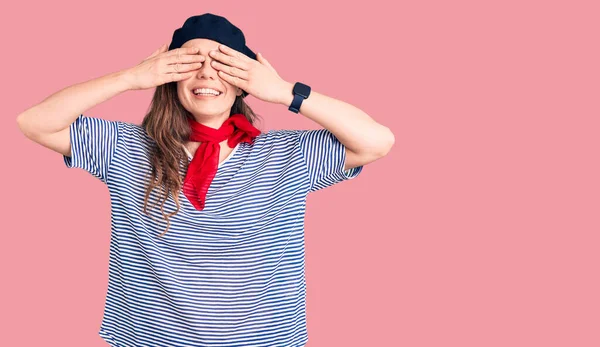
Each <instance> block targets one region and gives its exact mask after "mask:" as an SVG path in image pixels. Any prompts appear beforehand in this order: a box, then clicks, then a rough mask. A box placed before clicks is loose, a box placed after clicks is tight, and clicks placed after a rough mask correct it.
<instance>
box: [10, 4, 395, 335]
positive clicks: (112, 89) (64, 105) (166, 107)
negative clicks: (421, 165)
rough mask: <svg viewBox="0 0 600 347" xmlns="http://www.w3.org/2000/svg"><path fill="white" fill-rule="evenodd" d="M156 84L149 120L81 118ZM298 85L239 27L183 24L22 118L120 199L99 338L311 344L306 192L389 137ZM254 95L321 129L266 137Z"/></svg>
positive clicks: (337, 177)
mask: <svg viewBox="0 0 600 347" xmlns="http://www.w3.org/2000/svg"><path fill="white" fill-rule="evenodd" d="M221 44H224V46H222V45H221ZM153 87H156V92H155V94H154V97H153V99H152V105H151V108H150V111H149V112H148V114H147V115H146V116H145V118H144V119H143V122H142V124H141V125H136V124H132V123H126V122H121V121H109V120H105V119H101V118H93V117H87V116H84V115H83V114H82V112H85V110H87V109H89V108H91V107H93V106H95V105H96V104H98V103H100V102H103V101H106V100H108V99H110V98H111V97H113V96H115V95H117V94H119V93H122V92H124V91H126V90H135V89H147V88H153ZM293 87H294V84H292V83H290V82H287V81H284V80H283V79H281V78H280V77H279V75H278V74H277V73H276V71H275V69H274V68H273V67H272V66H271V65H270V64H269V62H268V61H267V60H266V59H265V58H264V57H263V56H262V55H260V53H259V54H257V55H255V54H254V52H252V50H250V49H249V48H248V47H247V46H246V44H245V38H244V35H243V33H242V32H241V31H240V30H239V29H238V28H237V27H235V26H234V25H233V24H231V23H230V22H229V21H228V20H227V19H225V18H223V17H220V16H216V15H213V14H210V13H207V14H204V15H201V16H194V17H190V18H188V19H187V20H186V22H185V23H184V25H183V26H182V28H180V29H177V30H176V31H175V33H174V34H173V40H172V42H171V45H170V47H169V50H167V49H166V45H165V46H162V47H161V48H159V49H158V50H157V51H155V52H154V53H153V54H152V55H150V56H149V57H148V58H146V59H145V60H143V61H142V62H141V63H140V64H138V65H136V66H134V67H132V68H129V69H126V70H124V71H120V72H117V73H112V74H109V75H107V76H103V77H100V78H97V79H94V80H90V81H87V82H84V83H80V84H76V85H73V86H70V87H68V88H65V89H63V90H62V91H59V92H57V93H56V94H54V95H52V96H50V97H49V98H47V99H45V100H44V101H43V102H41V103H40V104H38V105H36V106H34V107H32V108H31V109H29V110H27V111H25V112H24V113H23V114H21V115H19V118H18V123H19V126H20V128H21V130H22V131H23V132H24V133H25V135H26V136H27V137H28V138H30V139H32V140H34V141H36V142H37V143H40V144H41V145H44V146H46V147H48V148H50V149H52V150H54V151H56V152H58V153H61V154H63V156H64V162H65V164H66V166H67V167H79V168H82V169H84V170H86V171H88V172H89V173H91V174H93V175H94V176H96V177H97V178H99V179H100V180H102V182H104V183H105V184H106V185H107V186H108V189H109V190H110V195H111V221H112V223H111V245H110V264H109V286H108V293H107V298H106V305H105V313H104V319H103V321H102V325H101V327H100V332H99V334H100V336H101V337H102V338H104V339H105V340H106V341H107V342H108V343H109V344H110V345H111V346H242V345H244V346H304V345H305V343H306V341H307V340H308V335H307V330H306V317H305V297H306V292H305V278H304V212H305V201H306V196H307V194H308V193H309V192H313V191H316V190H319V189H322V188H325V187H329V186H332V185H334V184H336V183H338V182H341V181H344V180H348V179H352V178H355V177H357V176H358V175H359V173H360V172H361V171H362V168H363V165H365V164H367V163H369V162H372V161H374V160H376V159H378V158H380V157H382V156H384V155H385V154H386V153H387V152H388V151H389V149H390V147H391V145H392V144H393V135H392V134H391V132H390V131H389V129H388V128H386V127H384V126H382V125H380V124H378V123H376V122H375V121H373V120H372V119H371V118H370V117H369V116H367V115H366V114H365V113H364V112H362V111H360V110H358V109H357V108H355V107H353V106H351V105H349V104H346V103H343V102H341V101H338V100H335V99H331V98H329V97H326V96H325V95H322V94H319V93H316V92H312V93H310V94H309V96H308V98H306V99H305V100H303V99H302V100H301V99H300V97H299V96H295V95H294V94H293V92H292V91H293ZM249 94H251V95H253V96H255V97H256V98H258V99H260V100H263V101H267V102H273V103H278V104H283V105H285V106H286V107H291V105H292V103H293V102H295V103H296V104H295V105H297V102H298V100H300V101H302V103H301V107H300V108H299V112H300V113H301V114H303V115H304V116H306V117H309V118H310V119H312V120H314V121H316V122H318V123H319V124H321V125H323V126H326V127H327V128H323V129H318V130H272V131H269V132H267V133H262V132H261V131H259V130H258V129H257V128H255V127H254V125H253V123H254V121H255V119H256V115H255V114H254V113H253V112H252V110H251V109H250V107H248V105H247V104H246V103H245V102H244V100H243V99H244V98H245V97H246V96H247V95H249ZM295 97H296V98H297V99H296V100H295V101H294V98H295ZM292 111H293V109H292ZM338 137H339V140H338ZM340 140H343V142H341V141H340ZM350 148H352V149H350Z"/></svg>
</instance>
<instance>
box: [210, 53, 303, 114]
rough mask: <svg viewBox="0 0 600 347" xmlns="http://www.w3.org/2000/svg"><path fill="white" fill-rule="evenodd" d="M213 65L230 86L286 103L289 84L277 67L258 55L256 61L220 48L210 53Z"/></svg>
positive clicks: (276, 101)
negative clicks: (276, 69)
mask: <svg viewBox="0 0 600 347" xmlns="http://www.w3.org/2000/svg"><path fill="white" fill-rule="evenodd" d="M209 55H210V57H211V58H212V59H213V62H212V63H211V66H212V67H213V68H214V69H216V70H218V71H219V72H218V73H219V76H220V77H221V78H222V79H224V80H225V81H226V82H227V83H230V84H233V85H234V86H236V87H239V88H242V89H243V90H245V91H246V92H247V93H248V94H251V95H252V96H254V97H256V98H258V99H260V100H263V101H268V102H273V103H281V102H282V100H285V98H286V94H291V89H290V90H289V91H287V87H288V86H289V83H288V82H286V81H285V80H283V79H282V78H281V77H279V75H278V74H277V72H276V71H275V69H274V68H273V66H271V64H269V62H268V61H267V60H266V59H265V58H264V57H263V56H262V54H260V53H258V54H257V55H256V59H257V60H254V59H252V58H250V57H248V56H247V55H245V54H243V53H241V52H238V51H236V50H235V49H233V48H230V47H228V46H225V45H222V44H220V45H219V50H215V51H210V53H209Z"/></svg>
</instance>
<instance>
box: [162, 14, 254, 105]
mask: <svg viewBox="0 0 600 347" xmlns="http://www.w3.org/2000/svg"><path fill="white" fill-rule="evenodd" d="M199 38H204V39H209V40H213V41H217V42H220V43H222V44H224V45H226V46H228V47H231V48H233V49H235V50H236V51H238V52H241V53H243V54H245V55H246V56H248V57H249V58H251V59H254V60H256V54H255V53H254V52H253V51H252V50H251V49H250V48H248V46H246V38H245V37H244V33H243V32H242V31H241V30H240V29H239V28H238V27H236V26H235V25H233V24H231V22H230V21H228V20H227V19H226V18H225V17H222V16H218V15H215V14H212V13H205V14H202V15H196V16H192V17H190V18H188V19H186V20H185V22H184V23H183V26H182V27H181V28H178V29H176V30H175V31H174V32H173V39H172V40H171V44H170V45H169V50H172V49H175V48H179V47H181V46H182V45H183V44H184V43H186V42H187V41H189V40H192V39H199ZM246 95H247V93H246V91H244V94H243V96H242V97H246Z"/></svg>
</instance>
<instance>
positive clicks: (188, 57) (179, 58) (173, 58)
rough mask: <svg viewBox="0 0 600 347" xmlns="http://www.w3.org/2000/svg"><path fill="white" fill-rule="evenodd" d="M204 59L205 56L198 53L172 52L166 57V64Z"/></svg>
mask: <svg viewBox="0 0 600 347" xmlns="http://www.w3.org/2000/svg"><path fill="white" fill-rule="evenodd" d="M204 60H206V58H205V57H204V56H202V55H199V54H180V55H177V54H172V55H169V56H168V57H167V64H176V63H195V62H199V61H204Z"/></svg>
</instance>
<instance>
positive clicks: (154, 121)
mask: <svg viewBox="0 0 600 347" xmlns="http://www.w3.org/2000/svg"><path fill="white" fill-rule="evenodd" d="M247 95H248V93H246V91H244V90H242V95H241V96H236V98H235V101H234V102H233V105H232V107H231V111H230V113H229V115H230V116H231V115H233V114H237V113H241V114H243V115H244V116H246V119H247V120H248V121H249V122H250V123H251V124H254V123H255V121H256V120H260V116H259V115H258V114H256V113H255V112H254V111H252V109H251V108H250V106H249V105H248V104H247V103H246V102H245V101H244V98H245V97H246V96H247ZM188 117H193V115H192V114H191V113H190V112H189V111H188V110H186V109H185V108H184V107H183V105H182V104H181V102H180V101H179V97H178V96H177V82H169V83H165V84H162V85H159V86H157V87H156V90H155V92H154V95H153V97H152V101H151V103H150V109H149V111H148V113H147V114H146V116H145V117H144V119H143V120H142V124H141V126H142V127H143V128H144V129H145V130H146V133H147V134H148V136H149V137H150V138H152V139H153V140H154V141H153V143H152V146H151V148H150V153H149V155H150V162H151V163H152V170H151V179H150V182H149V184H148V186H147V187H146V196H145V198H144V214H146V215H150V214H149V213H148V210H147V207H148V198H149V197H150V193H151V192H152V190H153V189H154V188H157V187H158V188H160V190H161V192H162V194H161V195H160V199H159V201H158V202H155V203H154V204H153V205H152V208H154V207H155V206H156V205H157V203H160V204H161V206H160V211H161V214H162V216H163V218H164V219H165V220H166V221H167V227H166V229H165V231H164V232H163V233H162V234H160V235H159V237H162V236H163V235H164V234H166V233H167V231H168V230H169V226H170V221H169V218H170V217H172V216H173V215H175V214H177V212H179V209H180V202H179V192H180V191H181V187H182V185H183V179H184V176H183V173H184V172H186V171H187V167H188V165H189V163H188V159H187V154H186V153H185V150H184V148H183V147H184V143H185V142H186V141H188V139H189V136H190V135H191V129H190V126H189V124H188V120H187V118H188ZM169 194H171V196H172V197H173V200H174V201H175V204H176V206H177V208H176V210H175V211H173V212H170V213H165V210H164V204H165V202H166V200H167V199H168V196H169ZM150 217H151V218H153V217H152V216H151V215H150Z"/></svg>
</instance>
